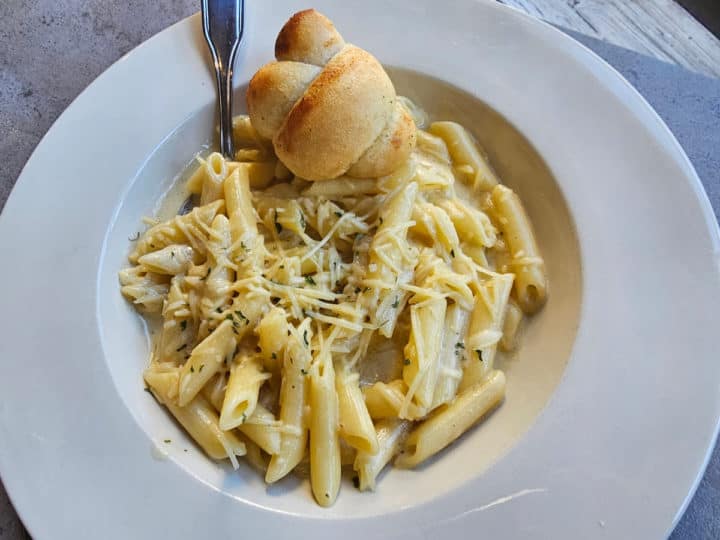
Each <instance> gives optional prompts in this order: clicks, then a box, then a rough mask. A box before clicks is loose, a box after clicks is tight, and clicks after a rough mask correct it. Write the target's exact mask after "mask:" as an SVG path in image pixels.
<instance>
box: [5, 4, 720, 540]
mask: <svg viewBox="0 0 720 540" xmlns="http://www.w3.org/2000/svg"><path fill="white" fill-rule="evenodd" d="M247 3H248V4H249V5H248V7H247V11H248V12H247V19H246V20H247V28H248V31H247V33H246V36H245V39H244V44H243V47H242V51H241V53H240V55H239V59H238V64H237V66H238V69H237V82H238V85H239V86H242V85H243V84H245V82H246V81H247V80H248V79H249V77H250V76H251V75H252V73H253V72H254V71H255V70H256V69H257V68H258V67H259V66H260V65H262V64H263V63H265V62H267V61H268V60H270V59H271V54H272V50H273V49H272V44H273V41H274V38H275V35H276V33H277V31H278V29H279V28H280V27H281V25H282V23H283V22H284V21H285V20H286V19H287V17H288V16H289V15H290V14H291V13H293V12H294V11H296V10H297V9H299V8H302V7H305V6H304V3H303V4H301V3H300V2H296V1H294V0H275V1H273V2H260V1H259V0H257V1H250V2H247ZM315 7H317V8H318V9H320V10H321V11H324V12H325V13H327V14H328V15H329V16H330V17H331V18H332V19H333V20H334V21H335V23H336V25H337V26H338V28H339V29H340V30H341V32H342V33H343V34H344V35H345V37H346V39H348V40H349V41H351V42H355V43H358V44H359V45H361V46H364V47H365V48H367V49H369V50H370V51H371V52H373V53H375V54H376V56H378V57H379V58H380V59H381V60H382V61H383V62H384V63H385V64H387V65H389V66H396V69H393V71H392V73H393V76H394V78H395V81H396V85H397V87H398V89H399V91H400V92H401V93H405V94H408V95H410V96H411V97H413V98H415V99H417V100H418V101H419V102H420V103H421V104H422V105H423V106H424V107H425V108H427V109H428V110H429V111H430V112H431V113H432V114H433V115H434V116H436V117H438V118H450V119H456V120H460V121H462V122H463V123H464V124H466V125H467V126H468V127H469V128H471V130H472V131H473V132H474V133H475V134H476V136H477V137H478V138H479V139H480V140H481V142H482V143H483V144H484V145H485V146H486V148H487V149H488V150H489V153H490V155H491V158H492V160H493V162H494V163H495V165H496V167H497V168H498V170H499V172H500V173H501V175H502V177H503V178H504V180H505V181H506V182H507V183H508V184H510V185H511V186H512V187H514V188H515V189H517V190H518V191H519V192H520V194H521V196H522V198H523V199H524V201H525V202H526V205H527V207H528V210H529V212H530V214H531V218H532V219H533V221H534V223H535V225H536V227H537V232H538V236H539V241H540V245H541V249H542V250H543V252H544V254H545V256H546V259H547V261H548V270H549V273H550V279H551V287H552V289H551V299H550V302H549V303H548V305H547V307H546V309H545V310H544V312H543V313H542V314H541V315H540V316H539V317H537V318H536V319H535V320H534V321H533V323H532V324H531V325H530V327H529V328H528V330H527V332H526V336H525V342H524V344H523V347H522V349H521V351H520V354H519V355H518V356H517V357H515V358H509V359H505V360H504V361H503V368H504V369H505V370H506V371H507V374H508V381H509V386H508V395H507V400H506V402H505V404H504V405H503V406H502V408H501V409H500V410H498V411H497V412H496V413H495V414H493V415H492V416H491V417H490V419H489V420H488V421H487V422H486V423H484V424H483V425H482V426H481V427H480V428H479V429H476V430H474V431H473V432H472V433H471V434H469V435H468V436H466V437H464V438H463V440H462V441H460V442H459V444H456V445H454V446H453V447H452V448H451V449H450V450H448V451H446V452H444V453H443V454H442V455H441V456H440V457H439V458H438V459H436V460H434V461H433V462H432V463H431V464H429V465H428V466H426V467H424V468H423V469H422V470H419V471H392V472H390V473H388V474H386V475H385V476H384V477H383V478H382V481H381V482H380V485H379V488H378V491H377V493H375V494H362V493H359V492H357V491H356V490H353V489H352V488H351V487H349V486H344V487H343V489H342V492H341V494H340V497H339V499H338V502H337V504H336V505H335V506H334V507H333V508H331V509H322V508H320V507H318V506H316V505H315V504H314V503H313V502H312V498H311V496H310V494H309V490H308V487H307V486H306V485H305V484H303V483H301V482H297V481H295V482H293V481H288V482H285V483H283V484H282V485H281V486H278V487H273V488H271V489H266V488H265V487H264V486H263V484H262V482H261V481H260V479H259V478H258V477H257V476H256V475H255V474H254V473H253V472H252V471H249V470H247V469H241V471H240V472H239V473H232V472H231V471H229V470H228V469H227V468H224V467H222V466H218V465H216V464H214V463H212V462H210V461H209V460H208V459H206V458H205V456H204V455H202V453H201V452H200V451H198V450H197V449H196V448H195V447H194V446H193V445H192V444H191V443H190V442H189V441H188V440H187V438H186V437H185V436H184V435H183V434H182V432H181V431H180V430H178V428H177V427H176V426H175V425H174V424H173V422H171V421H170V419H169V418H168V416H167V415H166V414H165V413H164V412H163V411H162V410H161V409H160V408H159V407H157V405H156V404H155V403H154V402H153V401H152V399H151V398H150V397H149V396H148V395H147V394H146V393H144V392H143V391H142V384H141V379H140V372H141V369H142V367H143V365H144V364H145V362H146V354H147V347H148V344H147V342H146V339H145V337H144V335H143V333H142V328H141V324H140V319H139V317H138V316H137V315H136V314H135V312H134V311H133V309H132V308H131V307H130V306H129V305H128V304H127V303H126V302H125V301H124V300H123V299H122V298H121V296H120V294H119V292H118V287H117V279H116V272H117V270H118V269H119V268H120V267H121V266H122V265H123V264H124V259H125V256H126V254H127V252H128V249H129V244H128V241H127V238H128V236H132V235H133V234H134V233H135V232H136V231H137V230H138V223H139V220H140V217H141V216H142V215H146V214H149V213H152V211H153V208H154V205H155V203H156V201H157V200H158V199H159V198H160V196H161V195H162V193H163V192H164V190H165V189H167V187H168V186H169V185H170V184H171V182H172V178H173V177H174V175H175V174H176V172H177V171H179V170H181V169H182V168H183V167H184V165H185V164H186V163H187V162H188V160H189V158H190V157H191V156H192V155H193V154H194V152H195V151H196V150H197V149H198V148H199V147H200V146H201V145H202V144H203V143H205V142H207V141H208V140H209V139H210V138H211V136H212V126H213V106H214V105H213V104H214V99H215V96H214V88H213V82H212V78H211V76H210V73H209V69H208V62H207V57H206V54H205V45H204V43H203V41H202V38H201V33H200V31H199V18H198V17H191V18H190V19H187V20H185V21H183V22H181V23H179V24H177V25H175V26H173V27H172V28H170V29H168V30H166V31H165V32H162V33H161V34H159V35H157V36H156V37H154V38H153V39H151V40H149V41H148V42H147V43H145V44H144V45H142V46H141V47H138V48H137V49H135V50H134V51H133V52H132V53H130V54H129V55H128V56H126V57H124V58H123V59H121V60H120V61H119V62H117V63H116V64H115V65H114V66H113V67H112V68H110V69H109V70H108V71H107V72H106V73H105V74H104V75H102V76H101V77H99V78H98V79H97V80H96V81H95V82H94V83H93V84H92V85H90V87H89V88H88V89H87V90H86V91H85V92H83V94H82V95H81V96H80V97H79V98H78V99H77V100H76V101H75V102H74V103H73V104H72V105H71V106H70V107H69V108H68V110H67V111H66V112H65V113H64V114H63V115H62V116H61V117H60V119H59V120H58V121H57V122H56V123H55V125H54V126H53V127H52V129H51V130H50V131H49V133H48V134H47V136H46V137H45V138H44V139H43V141H42V143H41V144H40V145H39V146H38V148H37V150H36V151H35V153H34V154H33V156H32V158H31V159H30V161H29V162H28V164H27V166H26V167H25V169H24V171H23V173H22V176H21V178H20V179H19V181H18V184H17V186H16V187H15V190H14V191H13V193H12V195H11V197H10V199H9V201H8V203H7V206H6V207H5V210H4V212H3V214H2V216H1V217H0V247H1V250H2V251H1V253H2V265H0V298H2V304H0V321H2V328H1V329H0V335H1V339H0V358H1V362H2V364H1V368H2V369H1V370H0V396H2V398H1V400H0V471H1V472H2V478H3V481H4V482H5V485H6V487H7V489H8V491H9V493H10V495H11V497H12V500H13V502H14V503H15V505H16V507H17V510H18V512H19V513H20V515H21V516H22V518H23V520H24V522H25V523H26V525H27V526H28V528H29V529H30V531H31V533H32V534H33V535H34V536H35V537H36V538H76V537H78V536H81V537H88V538H141V537H142V538H159V537H168V538H198V537H214V538H218V537H220V538H227V537H242V538H250V537H251V535H258V536H262V537H269V538H276V537H293V538H296V537H297V538H301V537H309V535H311V534H312V535H313V537H320V538H337V537H338V535H342V536H343V537H344V538H347V539H352V538H366V537H375V538H381V537H382V538H384V537H388V538H436V537H439V536H440V535H443V537H445V538H456V537H457V538H460V537H468V536H471V535H472V536H476V535H483V536H488V537H501V538H556V539H561V538H568V539H571V538H573V539H574V538H588V539H590V538H609V537H623V538H635V539H639V538H659V537H662V536H663V535H666V534H667V533H668V532H669V531H670V529H671V527H672V526H673V525H674V523H675V522H676V520H677V519H678V517H679V515H680V513H681V512H682V510H683V509H684V507H685V505H686V503H687V501H688V499H689V497H690V496H691V494H692V492H693V491H694V487H695V486H696V483H697V480H698V478H699V476H700V475H701V472H702V470H703V468H704V465H705V463H706V460H707V457H708V453H709V450H710V447H711V445H712V441H713V440H714V436H715V434H716V428H717V422H718V416H719V413H720V394H719V393H718V391H717V388H718V383H719V382H720V363H719V362H717V346H716V339H715V337H714V335H715V330H716V329H715V328H714V325H712V324H711V321H712V320H713V315H714V314H716V312H717V306H718V305H720V279H719V273H718V251H719V250H718V246H719V242H718V231H717V225H716V222H715V220H714V217H713V214H712V211H711V209H710V205H709V204H708V201H707V199H706V196H705V194H704V193H703V190H702V187H701V184H700V182H699V181H698V178H697V176H696V174H695V172H694V171H693V168H692V166H691V165H690V163H689V162H688V159H687V157H686V156H685V154H684V153H683V151H682V150H681V148H680V146H679V145H678V143H677V141H676V140H675V139H674V138H673V136H672V135H671V133H670V132H669V131H668V129H667V128H666V127H665V125H664V124H663V123H662V122H661V120H660V119H659V118H658V117H657V115H656V114H655V113H654V112H653V111H652V109H651V108H650V107H649V106H648V104H647V103H646V102H645V101H644V100H643V99H642V98H641V97H640V96H639V95H638V94H637V93H636V92H635V90H633V89H632V88H631V87H630V85H629V84H628V83H627V82H625V81H624V80H623V79H622V78H621V77H620V76H619V75H618V74H617V73H616V72H615V71H613V70H612V69H611V68H610V67H609V66H608V65H607V64H605V63H604V62H602V61H601V60H600V59H599V58H598V57H596V56H595V55H594V54H592V53H591V52H589V51H588V50H587V49H584V48H583V47H581V46H580V45H578V44H577V43H575V42H574V41H572V40H571V39H570V38H568V37H566V36H564V35H562V34H561V33H560V32H558V31H556V30H554V29H552V28H551V27H549V26H546V25H544V24H541V23H538V22H536V21H534V20H532V19H530V18H528V17H525V16H523V15H521V14H520V13H517V12H514V11H511V10H509V9H506V8H504V7H502V6H499V5H497V4H495V3H492V2H473V1H470V0H445V1H443V2H437V1H436V0H400V1H396V2H383V1H381V0H363V1H352V2H343V3H342V4H341V3H336V2H332V1H331V0H317V1H316V2H315ZM158 81H159V82H158ZM241 90H242V88H240V91H241ZM241 108H242V100H238V111H236V112H240V110H241ZM513 126H514V127H513ZM516 129H517V131H516ZM518 131H519V132H520V133H522V134H523V135H524V138H523V137H522V136H520V135H519V134H518ZM528 141H529V142H528ZM538 155H540V156H542V160H541V159H540V158H539V157H538ZM543 160H544V162H543ZM546 165H547V166H546ZM164 439H171V440H172V441H173V442H172V443H171V444H164V443H163V442H162V441H163V440H164ZM156 446H160V447H161V448H162V450H163V452H162V453H166V454H167V457H166V458H165V459H159V458H158V456H159V452H158V450H156V449H155V450H154V448H155V447H156Z"/></svg>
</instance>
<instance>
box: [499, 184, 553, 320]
mask: <svg viewBox="0 0 720 540" xmlns="http://www.w3.org/2000/svg"><path fill="white" fill-rule="evenodd" d="M492 201H493V204H494V205H495V212H496V213H497V216H498V221H499V222H500V229H501V230H502V231H503V234H504V235H505V240H506V241H507V244H508V246H509V248H510V256H511V261H510V267H511V269H512V271H513V272H514V273H515V286H514V292H515V296H516V299H517V303H518V305H519V306H520V308H522V310H523V311H524V312H525V313H529V314H532V313H535V312H536V311H537V310H539V309H540V308H541V307H542V306H543V304H544V303H545V300H546V298H547V277H546V275H545V262H544V261H543V259H542V257H541V256H540V251H539V250H538V247H537V243H536V242H535V235H534V234H533V230H532V226H531V225H530V220H529V219H528V216H527V214H526V213H525V208H523V205H522V202H520V199H519V198H518V196H517V195H516V194H515V193H514V192H513V191H512V190H511V189H509V188H507V187H505V186H502V185H498V186H495V188H494V189H493V191H492Z"/></svg>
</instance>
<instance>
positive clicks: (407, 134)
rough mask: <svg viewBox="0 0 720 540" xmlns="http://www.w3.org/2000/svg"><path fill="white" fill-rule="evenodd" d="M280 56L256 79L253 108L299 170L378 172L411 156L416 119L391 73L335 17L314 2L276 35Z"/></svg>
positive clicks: (257, 121) (253, 116) (326, 175)
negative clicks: (347, 38) (340, 29)
mask: <svg viewBox="0 0 720 540" xmlns="http://www.w3.org/2000/svg"><path fill="white" fill-rule="evenodd" d="M275 58H276V59H277V62H271V63H269V64H267V65H265V66H263V67H262V68H260V70H258V72H257V73H256V74H255V76H254V77H253V78H252V80H251V81H250V85H249V87H248V91H247V104H248V111H249V114H250V120H251V122H252V124H253V126H254V127H255V129H256V130H257V131H258V132H259V133H260V135H262V136H263V137H266V138H268V139H271V140H272V142H273V146H274V147H275V152H276V154H277V156H278V158H279V159H280V160H281V161H282V162H283V163H284V164H285V165H286V166H287V167H288V169H290V170H291V171H292V172H293V173H294V174H295V175H297V176H299V177H302V178H305V179H307V180H327V179H330V178H336V177H338V176H341V175H343V174H346V175H348V176H353V177H356V178H377V177H379V176H383V175H386V174H389V173H391V172H392V171H394V170H395V169H397V168H398V167H399V166H400V165H402V164H403V163H404V162H405V161H406V160H407V159H408V157H409V155H410V152H411V151H412V150H413V148H414V147H415V137H416V134H415V124H414V122H413V120H412V117H411V116H410V114H409V112H408V111H407V109H405V107H404V106H403V105H402V104H401V103H400V101H399V100H398V98H397V95H396V94H395V88H394V87H393V84H392V81H391V80H390V77H388V75H387V73H385V70H384V69H383V67H382V65H381V64H380V62H378V60H377V59H376V58H375V57H374V56H373V55H371V54H370V53H368V52H367V51H365V50H363V49H361V48H359V47H356V46H354V45H350V44H348V43H345V40H344V39H343V38H342V36H341V35H340V34H339V33H338V31H337V30H336V29H335V26H333V24H332V22H331V21H330V20H329V19H328V18H327V17H325V16H324V15H322V14H321V13H319V12H317V11H315V10H313V9H309V10H305V11H300V12H298V13H296V14H295V15H293V16H292V17H291V18H290V20H289V21H288V22H287V23H285V25H284V26H283V27H282V29H281V30H280V33H279V34H278V37H277V40H276V41H275Z"/></svg>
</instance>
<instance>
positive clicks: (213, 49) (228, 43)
mask: <svg viewBox="0 0 720 540" xmlns="http://www.w3.org/2000/svg"><path fill="white" fill-rule="evenodd" d="M201 7H202V19H203V34H204V35H205V41H207V44H208V47H209V48H210V54H212V58H213V63H214V64H215V82H216V84H217V94H218V108H219V113H220V150H221V151H222V153H223V155H224V156H226V157H228V158H231V159H234V157H235V152H234V148H233V140H232V110H233V108H232V101H233V65H234V63H235V57H236V56H237V51H238V47H239V45H240V41H241V40H242V35H243V24H244V11H245V10H244V0H202V6H201Z"/></svg>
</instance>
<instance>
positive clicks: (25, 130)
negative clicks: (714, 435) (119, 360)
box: [0, 0, 720, 540]
mask: <svg viewBox="0 0 720 540" xmlns="http://www.w3.org/2000/svg"><path fill="white" fill-rule="evenodd" d="M197 9H198V2H197V1H196V0H153V1H150V0H128V1H127V2H104V1H102V0H87V1H85V2H73V1H71V0H56V1H50V0H34V1H31V0H4V1H3V2H0V133H2V137H0V162H2V163H3V167H1V168H0V209H2V206H3V205H4V203H5V200H6V199H7V196H8V195H9V193H10V190H11V189H12V186H13V184H14V182H15V180H16V179H17V176H18V175H19V173H20V171H21V169H22V166H23V165H24V163H25V162H26V161H27V159H28V157H29V156H30V154H31V153H32V151H33V149H34V148H35V146H36V145H37V143H38V142H39V141H40V139H41V138H42V136H43V135H44V134H45V132H46V131H47V130H48V129H49V128H50V126H51V125H52V123H53V122H54V121H55V120H56V119H57V117H58V116H59V115H60V114H61V113H62V111H63V110H64V109H65V108H66V107H67V106H68V105H69V104H70V102H71V101H72V100H73V99H74V98H75V97H76V96H77V95H78V94H79V93H80V92H81V91H82V90H83V89H84V88H85V87H86V86H87V85H88V84H89V83H90V82H91V81H92V80H93V79H94V78H95V77H97V76H98V75H100V73H102V72H103V71H104V70H105V69H106V68H107V67H108V66H110V65H111V64H112V63H113V62H115V61H116V60H117V59H118V58H120V57H121V56H122V55H124V54H126V53H127V52H129V51H130V50H131V49H132V48H133V47H135V46H136V45H138V44H139V43H141V42H143V41H144V40H146V39H147V38H149V37H150V36H152V35H153V34H155V33H157V32H159V31H160V30H162V29H164V28H166V27H167V26H169V25H170V24H172V23H174V22H176V21H178V20H180V19H182V18H184V17H186V16H188V15H190V14H192V13H194V12H195V11H197ZM596 50H597V49H596ZM601 54H602V53H601ZM615 54H623V53H622V52H620V53H615ZM631 54H632V53H631ZM637 58H640V57H637ZM634 61H635V62H640V61H642V59H640V60H637V59H635V60H634ZM638 65H640V64H638ZM678 69H679V68H678ZM635 71H640V68H637V69H635ZM624 74H625V75H626V76H627V75H628V72H624ZM688 75H689V76H692V75H691V74H689V73H688ZM698 77H699V76H698ZM651 78H652V77H651ZM630 79H631V82H633V84H635V85H636V86H638V88H639V89H640V91H641V92H642V93H645V92H644V90H643V88H642V84H649V83H651V82H652V81H649V80H642V78H641V79H639V80H632V77H631V78H630ZM648 88H650V86H648ZM718 95H720V93H719V94H718ZM646 97H648V96H647V94H646ZM713 99H715V98H713ZM650 101H651V102H652V99H650ZM653 104H654V105H656V104H655V103H653ZM711 105H713V106H714V108H715V109H716V110H717V111H720V99H717V101H712V102H711ZM656 106H657V105H656ZM660 113H661V115H662V111H660ZM718 115H720V113H718ZM666 121H667V118H666ZM669 124H670V127H671V128H672V129H673V130H674V131H675V127H674V126H673V125H672V123H671V122H669ZM718 131H720V129H719V130H718ZM676 135H678V137H679V138H680V142H681V143H683V142H684V141H683V137H682V136H681V135H680V134H678V133H677V132H676ZM692 136H693V135H692V133H690V134H689V135H688V137H692ZM686 148H687V146H686ZM690 157H691V158H693V156H692V155H691V156H690ZM700 158H702V156H700ZM696 166H697V163H696ZM703 180H704V181H705V182H706V188H707V187H708V184H707V179H703ZM714 181H715V183H716V185H714V188H717V189H718V190H720V178H715V179H714ZM709 191H712V189H709ZM715 194H716V195H717V193H715ZM711 199H713V193H711ZM714 202H717V201H714ZM716 212H717V207H716ZM718 510H720V453H719V452H718V450H717V449H716V451H715V453H714V455H713V457H712V459H711V462H710V465H709V467H708V470H707V472H706V474H705V477H704V478H703V481H702V483H701V485H700V487H699V489H698V492H697V494H696V495H695V497H694V499H693V501H692V502H691V504H690V507H689V509H688V511H687V513H686V514H685V516H684V517H683V519H682V520H681V522H680V523H679V525H678V527H677V529H676V530H675V532H674V533H673V535H672V538H673V540H681V539H691V538H692V539H695V538H720V512H719V511H718ZM25 538H28V535H27V532H26V531H25V529H24V528H23V526H22V523H21V522H20V520H19V519H18V517H17V514H16V513H15V511H14V510H13V507H12V505H11V504H10V501H9V499H8V496H7V494H6V493H5V490H4V489H3V488H2V485H0V540H19V539H25Z"/></svg>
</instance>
